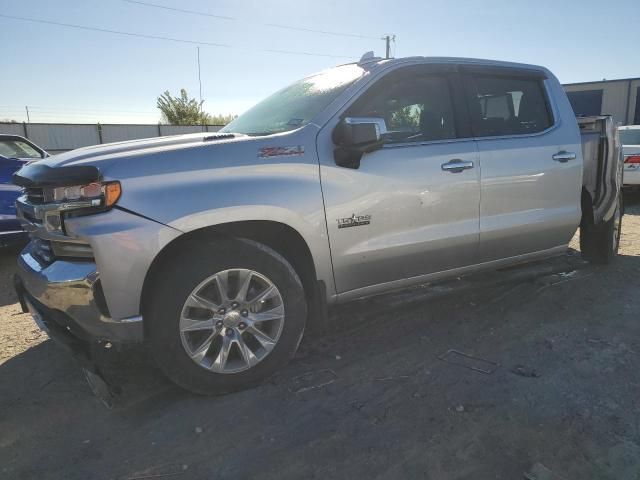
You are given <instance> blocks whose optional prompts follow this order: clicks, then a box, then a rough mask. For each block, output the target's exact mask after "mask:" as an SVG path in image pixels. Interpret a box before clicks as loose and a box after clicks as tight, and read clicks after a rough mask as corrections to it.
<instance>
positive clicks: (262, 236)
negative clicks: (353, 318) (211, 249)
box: [140, 220, 327, 335]
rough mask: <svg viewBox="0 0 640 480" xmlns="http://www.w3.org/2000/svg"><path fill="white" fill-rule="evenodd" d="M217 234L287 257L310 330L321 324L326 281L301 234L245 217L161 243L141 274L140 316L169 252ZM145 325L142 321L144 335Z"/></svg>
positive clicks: (323, 316)
mask: <svg viewBox="0 0 640 480" xmlns="http://www.w3.org/2000/svg"><path fill="white" fill-rule="evenodd" d="M217 237H223V238H246V239H249V240H253V241H256V242H259V243H262V244H264V245H266V246H268V247H269V248H271V249H273V250H274V251H276V252H277V253H279V254H280V255H282V256H283V257H284V258H285V259H287V261H288V262H289V263H291V266H292V267H293V268H294V270H295V271H296V273H297V274H298V276H299V277H300V280H301V282H302V286H303V288H304V291H305V296H306V300H307V305H308V311H309V315H308V322H309V324H310V325H309V326H310V327H311V328H312V330H316V329H318V328H320V327H321V325H323V323H324V320H325V319H326V317H327V293H326V285H325V282H324V281H323V280H320V279H318V274H317V272H316V266H315V265H316V264H315V261H314V257H313V254H312V252H311V249H310V248H309V245H308V243H307V242H306V241H305V239H304V238H303V236H302V235H301V234H300V233H299V232H298V231H297V230H295V229H294V228H293V227H291V226H289V225H287V224H284V223H281V222H277V221H272V220H245V221H237V222H228V223H222V224H218V225H212V226H208V227H203V228H199V229H197V230H193V231H190V232H187V233H185V234H183V235H181V236H179V237H177V238H175V239H174V240H173V241H171V242H170V243H168V244H167V245H165V247H164V248H163V249H162V250H161V251H160V252H159V253H158V254H157V255H156V257H155V258H154V260H153V262H152V263H151V266H150V267H149V269H148V271H147V274H146V276H145V280H144V284H143V287H142V294H141V296H140V312H141V313H142V317H143V319H144V318H145V312H146V310H147V307H148V305H149V303H148V302H149V301H150V298H151V294H152V292H153V289H154V282H155V280H156V279H157V278H158V274H159V272H161V271H162V268H163V266H164V263H165V262H166V260H167V259H169V258H170V257H171V256H172V254H173V252H175V251H176V250H177V249H180V248H181V247H182V246H184V245H185V243H186V242H190V241H211V240H212V239H215V238H217ZM147 325H148V323H147V322H146V321H145V335H146V331H147Z"/></svg>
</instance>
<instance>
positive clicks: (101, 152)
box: [45, 132, 249, 167]
mask: <svg viewBox="0 0 640 480" xmlns="http://www.w3.org/2000/svg"><path fill="white" fill-rule="evenodd" d="M244 138H249V137H247V136H246V135H240V134H230V133H215V132H203V133H192V134H186V135H172V136H168V137H154V138H143V139H140V140H129V141H125V142H116V143H106V144H101V145H93V146H90V147H84V148H78V149H76V150H71V151H69V152H65V153H61V154H58V155H55V156H53V157H50V158H49V159H47V160H46V161H45V162H46V164H47V165H48V166H50V167H63V166H69V165H81V164H96V163H103V162H104V161H106V160H110V159H115V158H121V157H129V156H132V155H134V156H135V155H144V154H149V153H161V152H163V151H171V150H175V149H176V148H187V147H190V146H202V145H203V144H205V143H207V144H209V143H213V142H221V141H233V140H235V141H238V140H241V139H244ZM96 166H97V165H96Z"/></svg>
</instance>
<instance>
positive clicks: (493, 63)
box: [350, 54, 548, 72]
mask: <svg viewBox="0 0 640 480" xmlns="http://www.w3.org/2000/svg"><path fill="white" fill-rule="evenodd" d="M365 55H366V54H365ZM416 61H419V62H424V63H439V64H451V65H484V66H488V67H502V68H514V69H526V70H538V71H543V72H548V70H547V69H546V68H545V67H543V66H541V65H532V64H528V63H517V62H507V61H502V60H491V59H486V58H466V57H426V56H414V57H401V58H388V59H387V58H380V57H373V58H365V56H363V58H362V59H360V60H359V61H357V62H351V63H350V64H356V65H360V66H366V65H376V66H378V65H379V66H382V65H392V64H399V63H411V62H416Z"/></svg>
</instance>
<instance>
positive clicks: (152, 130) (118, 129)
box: [0, 123, 224, 153]
mask: <svg viewBox="0 0 640 480" xmlns="http://www.w3.org/2000/svg"><path fill="white" fill-rule="evenodd" d="M223 126H224V125H160V124H158V125H140V124H131V125H127V124H100V123H97V124H71V123H0V133H10V134H14V135H21V136H23V137H26V138H28V139H29V140H31V141H32V142H33V143H35V144H36V145H39V146H40V147H42V148H44V149H45V150H46V151H48V152H49V153H60V152H66V151H67V150H73V149H74V148H80V147H86V146H89V145H98V144H100V143H111V142H122V141H125V140H137V139H139V138H150V137H163V136H166V135H180V134H182V133H196V132H217V131H218V130H220V129H221V128H222V127H223Z"/></svg>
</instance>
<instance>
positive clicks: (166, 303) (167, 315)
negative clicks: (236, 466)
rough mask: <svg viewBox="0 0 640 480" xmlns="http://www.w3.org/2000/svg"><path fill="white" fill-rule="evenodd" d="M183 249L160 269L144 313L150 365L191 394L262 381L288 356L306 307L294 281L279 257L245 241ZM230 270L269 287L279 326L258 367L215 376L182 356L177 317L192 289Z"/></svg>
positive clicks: (299, 285) (223, 241) (299, 286)
mask: <svg viewBox="0 0 640 480" xmlns="http://www.w3.org/2000/svg"><path fill="white" fill-rule="evenodd" d="M183 246H184V248H181V250H180V253H179V254H177V255H175V256H173V257H172V258H171V259H170V260H168V261H167V262H166V263H165V264H164V265H163V268H162V269H161V271H160V274H159V278H158V279H156V281H155V283H154V287H155V288H154V292H153V293H152V295H151V301H150V305H149V308H148V309H147V311H148V315H149V321H148V322H149V323H148V327H147V332H148V334H149V335H148V336H149V344H150V346H151V349H152V354H153V356H154V358H155V360H156V362H157V363H158V365H159V367H160V368H161V370H162V371H163V372H164V373H165V374H166V375H167V376H168V377H169V378H170V379H171V380H172V381H174V382H175V383H177V384H178V385H180V386H182V387H184V388H186V389H187V390H190V391H193V392H196V393H202V394H221V393H227V392H231V391H235V390H241V389H244V388H248V387H251V386H254V385H257V384H259V383H261V382H263V381H264V380H265V379H267V378H269V377H270V376H271V375H272V374H273V373H274V372H275V371H276V370H278V369H279V368H280V367H282V366H284V365H285V364H286V363H287V362H288V361H289V360H290V359H291V358H292V357H293V355H294V354H295V351H296V349H297V347H298V344H299V343H300V340H301V338H302V334H303V332H304V327H305V323H306V318H307V306H306V300H305V295H304V289H303V287H302V283H301V282H300V278H299V277H298V275H297V274H296V272H295V270H294V269H293V267H291V265H290V264H289V262H287V260H286V259H285V258H284V257H282V256H281V255H279V254H278V253H276V252H275V251H273V250H272V249H270V248H268V247H266V246H264V245H262V244H260V243H257V242H254V241H251V240H247V239H238V238H218V239H215V240H210V241H205V242H202V241H201V242H191V241H189V242H185V243H184V245H183ZM234 268H246V269H249V270H254V271H256V272H259V273H260V274H262V275H264V276H265V277H267V278H268V279H269V280H270V281H271V282H273V283H274V284H275V286H276V287H277V288H278V290H279V291H280V294H281V295H282V299H283V302H284V310H285V316H284V325H283V329H282V332H281V334H280V338H279V339H278V342H277V343H276V345H275V347H274V349H273V350H272V351H271V352H270V353H269V354H268V355H267V356H266V357H265V358H264V359H263V360H262V361H261V362H260V363H258V364H257V365H255V366H253V367H252V368H250V369H248V370H246V371H243V372H238V373H234V374H221V373H215V372H211V371H209V370H206V369H205V368H203V367H200V366H199V365H197V364H196V363H195V362H194V361H193V360H192V359H191V358H190V357H189V356H188V355H187V353H186V351H185V350H184V348H183V346H182V341H181V337H180V332H179V319H180V313H181V311H182V307H183V305H184V302H185V300H186V299H187V297H188V295H189V294H191V292H192V291H193V289H194V288H195V287H196V285H198V284H199V283H200V282H202V281H203V280H205V279H206V278H207V277H210V276H212V275H214V274H215V273H217V272H221V271H224V270H229V269H234ZM145 320H146V319H145Z"/></svg>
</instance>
